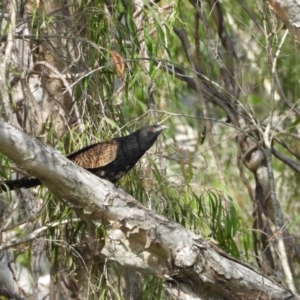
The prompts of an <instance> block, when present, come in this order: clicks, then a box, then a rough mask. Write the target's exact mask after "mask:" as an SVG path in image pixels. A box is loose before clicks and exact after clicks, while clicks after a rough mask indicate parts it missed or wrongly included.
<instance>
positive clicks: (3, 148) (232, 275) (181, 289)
mask: <svg viewBox="0 0 300 300" xmlns="http://www.w3.org/2000/svg"><path fill="white" fill-rule="evenodd" d="M0 140H1V143H0V152H2V153H3V154H4V155H6V156H7V157H9V158H10V159H12V160H13V161H14V162H15V163H17V164H19V165H20V166H21V167H23V168H24V169H26V170H27V171H28V172H29V173H30V174H32V175H34V176H36V177H38V178H39V179H40V180H41V181H42V182H43V184H44V185H45V186H47V187H48V188H49V189H50V190H51V191H52V192H53V193H54V194H55V195H56V196H57V197H59V198H60V199H61V200H63V201H65V202H67V203H68V205H69V206H70V207H72V208H73V209H75V210H76V211H77V212H78V213H79V214H80V215H81V217H82V218H86V219H88V220H89V221H91V222H93V223H94V224H96V225H99V224H103V225H105V226H107V228H108V231H107V238H106V245H105V246H104V248H103V249H102V251H101V252H102V254H104V255H105V256H106V257H107V258H108V259H109V260H113V261H117V262H118V263H120V264H121V265H125V266H127V267H131V268H134V269H136V270H139V271H142V272H144V273H148V274H149V273H151V274H155V275H156V276H159V277H161V278H163V279H164V280H165V284H166V285H167V288H168V291H169V292H170V293H177V294H178V293H180V294H181V293H182V294H186V291H193V293H194V295H196V296H197V297H198V298H203V299H204V298H205V297H206V298H207V299H217V298H218V299H220V298H222V299H233V298H234V299H245V297H247V298H248V299H250V298H253V299H254V298H257V297H259V299H271V298H272V299H287V298H288V299H299V298H298V297H297V296H295V295H293V294H292V293H291V292H290V291H287V290H285V289H283V288H282V287H280V285H279V284H277V283H275V282H273V281H271V280H269V279H267V278H266V277H263V276H262V275H260V274H259V273H257V272H256V271H254V270H252V269H251V268H250V267H248V266H246V265H243V264H242V263H239V262H238V261H237V260H235V259H232V258H231V257H229V256H227V255H226V254H225V253H223V252H222V251H220V250H219V249H217V248H216V247H215V246H213V245H211V244H209V243H208V242H206V241H204V240H203V239H201V237H199V236H196V235H195V234H194V233H192V232H190V231H187V230H186V229H184V228H183V227H182V226H181V225H179V224H177V223H175V222H173V221H170V220H168V219H167V218H165V217H163V216H160V215H158V214H156V213H154V212H153V211H151V210H148V209H146V208H144V207H143V206H142V205H141V204H139V203H138V202H137V201H136V200H135V199H133V198H132V197H131V196H129V195H128V194H126V193H125V192H124V191H123V190H121V189H118V188H116V187H114V186H113V185H112V184H111V183H109V182H107V181H105V180H101V179H99V178H97V177H96V176H94V175H92V174H90V173H89V172H87V171H85V170H84V169H82V168H80V167H78V166H76V165H74V164H73V163H72V162H70V161H69V160H68V159H67V158H65V157H63V156H62V155H61V154H60V153H58V151H55V150H53V149H51V148H50V147H45V146H43V145H42V144H40V143H39V142H37V141H36V140H33V139H31V138H30V137H28V136H27V135H26V134H24V133H22V132H20V131H18V130H16V129H14V128H13V127H11V126H9V125H7V124H6V123H4V122H1V121H0ZM172 291H173V292H172ZM173 295H174V294H173ZM186 295H187V296H188V294H186ZM186 299H188V298H186Z"/></svg>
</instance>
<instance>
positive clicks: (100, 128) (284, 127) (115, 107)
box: [0, 0, 300, 299]
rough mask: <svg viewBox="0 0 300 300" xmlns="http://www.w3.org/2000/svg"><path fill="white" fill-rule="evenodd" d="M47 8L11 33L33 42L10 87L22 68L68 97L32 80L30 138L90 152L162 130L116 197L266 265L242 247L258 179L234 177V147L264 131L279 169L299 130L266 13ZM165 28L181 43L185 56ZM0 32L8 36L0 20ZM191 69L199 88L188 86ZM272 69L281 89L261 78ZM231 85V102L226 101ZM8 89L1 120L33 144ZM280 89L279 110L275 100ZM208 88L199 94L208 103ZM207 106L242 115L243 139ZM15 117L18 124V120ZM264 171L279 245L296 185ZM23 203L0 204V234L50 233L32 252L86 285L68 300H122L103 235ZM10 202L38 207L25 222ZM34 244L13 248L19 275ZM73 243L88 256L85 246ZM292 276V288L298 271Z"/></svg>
mask: <svg viewBox="0 0 300 300" xmlns="http://www.w3.org/2000/svg"><path fill="white" fill-rule="evenodd" d="M50 2H51V6H49V7H48V6H43V5H42V4H40V6H39V7H32V9H31V11H30V9H29V11H30V12H29V13H28V18H27V19H25V20H24V21H22V22H23V23H22V25H23V26H25V27H26V29H27V30H28V36H29V37H30V42H31V44H32V45H31V48H30V51H29V52H28V53H30V54H28V55H29V56H30V57H31V59H32V60H33V61H32V63H31V65H27V62H26V63H25V62H24V61H22V63H20V66H19V65H17V64H11V66H10V67H11V70H10V73H11V77H14V76H15V77H18V76H17V75H15V74H17V73H18V71H20V72H21V73H22V72H25V74H26V75H25V77H26V84H27V85H28V86H29V83H30V81H29V79H30V78H31V76H32V74H31V73H30V72H29V71H28V70H35V72H37V73H38V74H39V76H41V77H42V76H45V75H44V74H43V72H46V73H47V74H48V73H49V74H52V75H53V76H54V75H55V76H56V77H55V78H56V80H57V81H59V82H61V80H60V79H61V77H64V78H65V80H66V81H67V84H68V86H69V89H70V90H71V96H68V92H67V90H68V87H67V86H64V85H63V84H61V85H60V86H59V88H58V89H57V91H54V92H53V90H51V91H52V92H53V93H52V94H51V91H49V90H50V88H49V87H50V83H49V82H50V81H49V78H51V76H48V75H49V74H48V75H47V76H48V77H47V76H45V78H46V79H45V78H43V79H42V80H41V81H40V84H41V86H42V89H43V92H44V93H49V94H50V96H49V97H48V98H47V99H46V100H45V98H43V99H42V100H41V102H39V104H38V105H40V109H41V110H43V117H42V121H41V124H42V129H41V130H40V131H39V132H38V134H37V135H36V138H38V139H39V140H40V141H42V142H43V143H46V144H47V145H49V146H52V147H54V148H56V149H57V150H59V151H61V152H62V153H63V154H68V153H71V152H73V151H75V150H77V149H80V148H82V147H84V146H85V145H88V144H91V143H94V142H97V141H99V140H106V139H109V138H112V137H114V136H121V135H125V134H127V133H128V132H130V131H133V130H134V129H136V128H138V127H140V126H141V125H143V124H145V123H156V122H164V124H166V125H168V126H169V129H168V131H166V133H165V134H164V136H163V137H162V138H161V139H160V140H159V141H158V143H157V145H156V146H154V147H153V148H152V149H151V151H149V153H148V154H147V155H146V157H145V158H144V159H142V160H141V162H139V163H138V164H137V166H136V168H135V169H134V170H132V171H131V172H130V173H129V174H128V175H127V176H126V177H125V178H124V179H122V181H120V182H119V183H118V185H119V186H120V187H122V188H123V189H124V190H125V191H126V192H127V193H129V194H131V195H132V196H133V197H134V198H136V199H138V200H139V201H140V202H141V203H142V204H143V205H144V206H146V207H148V208H150V209H152V210H155V211H156V212H158V213H160V214H162V215H164V216H166V217H168V218H170V219H172V220H174V221H176V222H178V223H180V224H181V225H182V226H184V227H185V228H187V229H189V230H192V231H194V232H196V233H197V234H201V235H204V236H205V237H206V238H207V239H211V240H212V241H213V242H214V243H216V244H217V245H218V246H219V247H220V248H221V249H222V250H223V251H225V252H226V253H228V254H230V255H232V256H234V257H236V258H239V259H242V260H244V261H246V262H247V263H250V264H253V265H255V264H256V259H258V260H263V259H265V258H264V257H263V254H262V253H263V252H264V250H265V249H264V247H263V246H262V245H261V244H260V243H258V244H259V245H255V241H254V239H253V236H252V231H256V230H257V231H259V230H260V228H253V227H252V226H253V223H254V219H255V213H257V211H256V209H257V203H256V202H255V201H253V198H251V189H252V192H253V193H254V190H255V187H257V178H256V177H255V173H254V172H253V173H251V172H249V171H248V170H247V169H246V168H245V167H244V166H240V167H239V157H241V156H243V154H244V153H242V152H241V150H240V148H239V146H238V143H235V141H234V137H235V135H236V132H241V131H243V130H244V131H245V132H246V131H247V130H246V129H248V128H250V127H251V126H254V125H257V127H259V126H262V127H263V126H265V123H264V121H265V120H268V122H270V124H271V125H272V126H273V127H274V131H273V132H272V135H273V136H274V138H277V139H278V140H279V142H278V143H276V145H275V148H276V149H277V150H278V151H280V152H281V153H282V155H284V156H286V157H288V158H289V159H293V160H298V159H299V155H298V152H299V151H298V150H299V144H298V141H299V132H298V131H299V130H298V127H299V126H298V125H299V118H300V117H299V115H298V113H297V111H296V112H295V110H293V108H294V107H296V106H297V104H298V102H297V99H298V98H299V96H298V95H299V85H298V79H297V78H299V76H298V75H297V74H298V72H299V68H298V64H297V62H298V57H297V50H296V47H295V45H294V41H293V38H292V37H287V38H286V40H285V42H284V43H283V45H282V46H281V44H280V43H281V41H282V39H284V38H285V37H284V30H279V28H280V26H281V25H280V24H278V23H277V21H276V19H275V17H274V16H273V15H272V14H271V13H270V11H268V9H267V7H266V4H264V3H262V4H259V5H256V4H255V3H250V2H248V3H247V7H248V9H250V11H249V10H246V9H245V8H244V7H242V6H241V5H240V4H239V5H236V4H235V5H232V4H231V2H229V1H223V2H222V4H219V5H220V7H221V9H222V11H223V14H222V16H223V18H224V20H223V21H224V24H222V26H224V28H221V27H222V26H221V25H220V24H218V20H217V18H218V17H217V16H216V14H215V11H213V9H212V7H211V6H210V5H209V1H207V2H205V3H202V7H201V8H200V7H198V8H197V7H196V6H195V4H193V1H190V2H185V3H182V2H179V1H176V2H175V3H174V2H161V3H154V2H153V3H152V2H151V3H142V2H141V3H139V4H138V3H137V2H134V1H132V2H126V3H125V2H124V1H116V2H114V3H113V2H110V1H107V2H104V1H87V0H83V1H80V4H79V5H77V4H76V3H75V2H74V3H71V4H70V5H69V6H68V8H67V13H66V11H65V10H64V8H63V7H62V5H63V4H62V3H60V2H61V1H56V2H55V1H49V3H50ZM139 5H140V6H139ZM50 8H51V9H50ZM49 9H50V10H49ZM197 9H198V10H199V9H201V14H202V15H201V16H199V15H197V14H196V10H197ZM2 10H4V8H3V7H2ZM198 14H200V12H199V11H198ZM219 21H220V20H219ZM257 23H258V24H257ZM176 30H185V31H186V38H187V39H189V41H190V43H191V45H190V49H189V48H188V47H185V46H184V44H183V42H182V40H183V39H184V38H182V39H181V38H180V35H179V33H178V31H176ZM220 30H221V31H222V33H223V34H224V35H225V33H226V34H227V35H228V39H230V41H229V42H228V41H227V42H224V40H223V41H222V39H221V38H220V36H219V35H218V34H219V33H220ZM2 31H3V32H2V34H3V35H6V34H7V24H6V26H5V21H4V20H3V19H2ZM226 43H231V45H230V47H229V48H230V49H231V47H232V48H234V49H235V50H234V51H233V52H232V53H229V52H230V51H229V49H228V48H226V47H228V44H227V45H226V46H224V45H225V44H226ZM37 48H41V49H42V51H40V52H38V51H37ZM187 50H190V51H191V52H192V53H191V57H192V58H191V57H189V56H188V55H187V52H188V51H187ZM277 51H279V53H278V54H277ZM228 53H229V54H228ZM276 55H277V64H276V65H275V61H274V56H276ZM36 56H39V58H38V59H37V58H36ZM41 56H43V57H42V58H41ZM49 57H51V58H50V59H49ZM39 60H42V61H44V60H45V61H47V62H48V63H49V64H53V66H54V67H55V68H56V70H58V71H57V72H53V73H51V70H50V69H49V68H44V69H43V68H41V67H40V66H38V65H36V63H37V61H39ZM193 64H195V65H197V66H198V69H197V72H198V73H201V76H200V75H199V74H198V75H199V76H198V77H197V76H196V71H195V69H193ZM274 65H275V71H276V72H277V73H276V76H277V77H278V78H279V80H278V81H280V82H281V85H280V84H278V82H277V83H276V76H274V72H272V71H271V70H272V67H273V66H274ZM166 68H169V72H167V71H166ZM177 68H180V70H181V71H182V72H185V75H184V76H185V77H186V78H191V79H195V78H198V80H199V81H201V89H200V90H201V93H202V94H203V95H201V96H200V95H199V93H198V92H199V91H198V90H197V88H196V89H195V88H194V89H193V88H191V85H190V84H189V82H188V80H182V79H181V80H180V79H179V78H178V69H177ZM230 68H232V70H234V71H232V70H231V69H230ZM32 73H34V72H32ZM224 74H225V75H224ZM67 75H70V76H69V77H68V76H67ZM226 80H227V81H226ZM230 80H232V87H233V90H230V89H228V86H229V84H228V82H229V81H230ZM15 81H19V78H16V79H15ZM195 82H196V83H195V85H197V80H196V79H195ZM17 87H18V86H17V84H15V85H13V83H12V86H11V94H12V98H13V99H14V101H15V108H12V109H14V112H15V113H16V114H17V115H18V121H19V123H20V124H21V125H20V126H21V128H22V129H23V130H24V131H25V132H27V133H28V134H31V135H32V136H33V137H34V136H35V131H34V130H32V127H33V125H32V123H34V122H36V121H37V120H36V119H34V117H32V119H30V116H33V115H34V114H32V115H30V114H29V113H28V112H27V110H28V108H27V107H26V106H28V105H29V106H30V102H29V100H28V99H27V98H26V95H22V97H21V98H22V99H21V100H20V99H19V100H18V92H19V91H18V90H17ZM280 89H282V90H283V93H284V94H285V96H286V98H287V99H288V102H290V103H291V106H292V107H289V105H288V103H287V102H286V101H283V100H282V99H283V96H282V92H280ZM21 90H22V89H21ZM207 90H209V91H210V93H211V94H209V95H208V96H207V92H206V91H207ZM23 91H24V87H23ZM46 91H47V92H46ZM61 91H63V92H61ZM211 91H213V92H211ZM32 93H33V94H34V91H32ZM217 94H219V95H221V96H222V98H221V96H220V98H221V99H222V100H224V101H228V102H226V106H228V107H235V108H236V107H237V108H236V114H237V115H239V116H245V115H247V118H245V119H244V120H246V122H248V123H247V124H246V126H245V127H239V123H238V122H236V123H234V122H233V120H231V123H230V122H227V112H226V110H225V109H224V108H222V106H220V105H219V106H218V105H216V102H213V101H211V100H210V99H211V98H213V97H215V95H217ZM201 97H204V98H205V101H206V103H204V104H203V102H201V100H200V98H201ZM233 98H234V101H232V102H230V101H231V99H233ZM24 103H25V104H24ZM49 107H51V109H50V111H48V110H47V109H48V108H49ZM205 109H207V111H208V113H207V114H206V115H205ZM27 113H28V115H29V118H27V117H24V116H26V114H27ZM44 115H45V116H46V117H44ZM28 119H29V121H28ZM207 120H210V122H211V123H210V124H211V126H212V128H211V129H209V128H208V125H207V124H208V123H207ZM29 123H30V124H29ZM58 124H61V125H58ZM253 124H254V125H253ZM245 128H246V129H245ZM276 130H277V131H276ZM257 131H258V130H256V131H255V132H257ZM249 136H250V137H251V140H255V142H256V143H257V145H259V147H261V145H263V142H262V139H261V136H262V134H257V135H256V134H253V135H252V133H249ZM249 136H248V137H249ZM257 136H259V137H257ZM273 142H274V140H273ZM274 143H275V142H274ZM291 149H293V151H292V150H291ZM213 150H215V151H216V152H213ZM241 162H244V160H243V159H241V160H240V163H241ZM218 163H219V165H218ZM219 166H221V168H219ZM273 170H274V174H275V183H276V190H275V191H274V192H276V193H277V198H278V199H280V202H281V205H282V207H283V209H284V211H285V219H286V220H289V221H288V222H289V223H286V224H285V227H289V226H290V233H291V234H292V235H293V236H294V237H295V238H296V239H297V238H299V237H298V235H299V233H298V232H299V230H298V229H299V204H298V201H297V200H298V188H297V187H298V185H299V183H298V181H299V178H298V176H293V175H294V174H295V172H296V171H295V170H292V169H291V168H290V167H289V166H288V165H287V164H286V163H284V161H283V160H279V159H274V160H273ZM15 171H16V170H15V169H13V168H12V163H11V162H9V161H8V160H7V159H6V158H5V157H4V156H2V155H1V154H0V176H1V177H2V178H10V177H11V176H15V175H14V173H15ZM297 175H298V174H297ZM249 187H250V188H249ZM26 193H27V192H25V194H23V192H21V193H19V194H17V195H16V194H13V195H10V194H8V195H6V196H1V201H2V202H3V203H4V204H5V205H4V206H3V207H4V208H5V209H3V211H2V212H1V218H2V219H3V224H4V225H3V228H4V229H3V231H4V232H6V227H7V226H12V225H14V226H13V227H9V228H12V229H11V230H12V231H14V236H15V237H17V236H21V235H26V234H27V233H29V232H30V231H31V230H33V229H34V228H38V227H41V226H44V225H47V224H50V223H53V222H58V223H57V224H58V225H57V226H56V227H53V228H49V229H48V230H47V232H46V233H45V235H44V242H45V243H44V244H43V245H42V251H41V253H43V255H45V257H47V259H48V260H49V263H50V264H51V265H52V267H53V268H54V267H55V271H56V272H57V273H58V274H60V276H61V277H66V278H67V277H68V278H69V280H70V281H71V282H75V281H77V280H78V278H81V279H82V278H85V279H84V280H82V281H81V283H82V286H77V290H76V289H75V290H73V293H75V294H76V293H77V294H79V293H80V292H82V291H84V292H85V293H86V297H87V298H89V299H110V298H111V299H118V298H119V299H121V298H122V288H121V287H120V285H121V283H120V282H121V273H122V270H121V268H120V266H116V265H113V264H112V265H111V264H108V263H107V261H105V258H104V257H102V256H101V253H100V252H101V247H102V246H103V245H104V244H105V228H103V227H102V226H100V227H99V228H96V227H94V226H91V225H90V224H89V223H88V222H87V223H86V222H85V221H84V220H79V221H78V220H76V214H75V213H74V212H73V211H71V210H70V209H69V208H68V207H66V206H65V205H64V204H63V203H61V202H60V201H59V199H54V198H53V196H52V195H51V194H50V193H49V192H48V191H46V189H45V188H40V189H37V190H34V191H33V194H30V195H28V194H26ZM16 196H18V197H19V198H18V199H21V200H22V199H25V198H26V197H30V198H31V199H32V200H33V201H35V200H36V201H37V203H38V204H37V205H36V206H37V207H36V208H35V210H33V212H31V213H27V212H26V210H27V211H28V210H29V208H28V206H27V205H29V204H22V201H21V200H20V201H18V202H17V205H15V203H14V201H12V198H11V197H16ZM29 207H31V206H30V205H29ZM253 207H254V209H253ZM252 209H253V210H254V212H253V215H251V210H252ZM28 220H31V222H32V226H33V228H32V227H30V226H26V227H25V229H26V230H25V229H24V227H21V225H22V224H24V223H26V222H28ZM74 220H75V221H74ZM64 221H65V223H64ZM275 231H276V230H275ZM36 243H37V241H29V242H28V243H25V244H24V245H21V246H20V247H18V248H16V249H12V250H13V255H14V257H15V258H17V257H19V263H20V264H22V265H24V266H26V267H28V268H29V266H30V260H31V259H32V252H34V247H35V245H36ZM83 243H86V245H88V246H86V248H85V245H83ZM255 247H258V248H259V251H257V250H255ZM274 249H275V248H274ZM274 249H273V250H272V251H273V255H274V257H275V260H276V261H277V262H278V260H279V258H278V256H276V254H274V252H276V251H275V250H274ZM260 255H261V256H260ZM257 256H259V258H257ZM255 257H256V258H255ZM45 260H46V259H45ZM81 264H82V265H83V267H82V269H81V270H80V271H79V269H80V266H81ZM58 270H59V272H58ZM294 271H295V273H294V278H295V280H297V281H299V267H298V265H297V266H296V267H295V270H294ZM142 282H143V286H142V288H141V295H142V296H141V299H150V298H151V299H164V298H165V297H166V295H165V292H164V290H163V283H162V281H161V279H158V278H154V277H152V275H148V276H146V277H144V278H143V281H142ZM150 295H152V296H150Z"/></svg>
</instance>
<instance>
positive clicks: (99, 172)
mask: <svg viewBox="0 0 300 300" xmlns="http://www.w3.org/2000/svg"><path fill="white" fill-rule="evenodd" d="M166 128H167V127H166V126H163V125H148V126H145V127H142V128H140V129H138V130H136V131H134V132H132V133H131V134H129V135H126V136H123V137H118V138H114V139H111V140H107V141H102V142H99V143H96V144H92V145H89V146H87V147H84V148H82V149H80V150H78V151H76V152H73V153H71V154H69V155H67V158H68V159H69V160H70V161H72V162H73V163H75V164H77V165H78V166H80V167H82V168H84V169H86V170H88V171H89V172H91V173H93V174H95V175H96V176H98V177H100V178H102V179H106V180H108V181H110V182H112V183H114V184H115V183H116V182H117V181H118V180H119V179H120V178H121V177H123V176H124V175H125V174H126V173H127V172H128V171H129V170H131V169H132V168H133V167H134V166H135V164H136V163H137V162H138V161H139V159H140V158H141V157H142V156H143V155H144V154H145V152H146V151H147V150H148V149H149V148H150V147H151V146H152V145H153V144H154V142H155V141H156V139H157V137H158V136H159V134H160V133H161V132H162V131H163V130H165V129H166ZM41 184H42V183H41V181H40V180H39V179H38V178H35V177H24V178H20V179H15V180H6V181H4V182H3V183H2V184H1V185H0V192H1V191H7V190H15V189H17V188H31V187H35V186H39V185H41Z"/></svg>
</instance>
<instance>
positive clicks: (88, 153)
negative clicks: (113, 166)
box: [67, 140, 119, 169]
mask: <svg viewBox="0 0 300 300" xmlns="http://www.w3.org/2000/svg"><path fill="white" fill-rule="evenodd" d="M118 147H119V142H118V141H116V140H111V141H105V142H101V143H98V144H94V145H90V146H87V147H85V148H83V149H80V150H79V151H77V152H74V153H72V154H69V155H68V156H67V157H68V159H70V160H71V161H72V162H73V163H75V164H77V165H78V166H80V167H83V168H85V169H94V168H100V167H104V166H106V165H108V164H109V163H111V162H112V161H114V160H115V159H116V156H117V152H118Z"/></svg>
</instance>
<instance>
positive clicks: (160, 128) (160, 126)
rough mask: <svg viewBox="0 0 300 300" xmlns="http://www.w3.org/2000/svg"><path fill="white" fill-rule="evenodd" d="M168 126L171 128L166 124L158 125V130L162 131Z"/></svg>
mask: <svg viewBox="0 0 300 300" xmlns="http://www.w3.org/2000/svg"><path fill="white" fill-rule="evenodd" d="M167 128H169V127H167V126H164V125H159V127H157V129H156V130H157V131H159V132H161V131H163V130H165V129H167Z"/></svg>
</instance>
